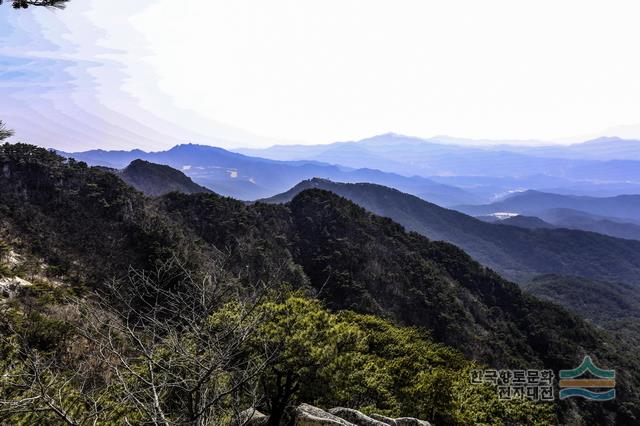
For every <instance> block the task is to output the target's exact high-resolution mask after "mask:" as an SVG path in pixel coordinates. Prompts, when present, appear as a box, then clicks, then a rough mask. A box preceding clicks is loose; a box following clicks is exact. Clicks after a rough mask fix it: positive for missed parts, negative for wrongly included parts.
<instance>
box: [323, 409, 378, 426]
mask: <svg viewBox="0 0 640 426" xmlns="http://www.w3.org/2000/svg"><path fill="white" fill-rule="evenodd" d="M329 413H331V414H333V415H335V416H338V417H340V418H342V419H344V420H346V421H348V422H351V423H353V424H354V425H357V426H387V423H384V422H381V421H379V420H376V419H372V418H371V417H369V416H367V415H366V414H362V413H361V412H360V411H358V410H354V409H351V408H343V407H336V408H332V409H330V410H329Z"/></svg>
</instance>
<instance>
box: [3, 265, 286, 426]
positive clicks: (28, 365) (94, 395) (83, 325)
mask: <svg viewBox="0 0 640 426" xmlns="http://www.w3.org/2000/svg"><path fill="white" fill-rule="evenodd" d="M221 271H222V268H217V269H215V270H214V271H213V273H210V274H207V275H196V274H193V273H191V272H190V271H187V270H186V269H184V268H183V267H182V266H181V264H180V262H178V261H177V260H176V259H175V258H174V259H172V260H170V261H168V262H167V263H165V264H163V265H161V266H160V267H159V268H158V269H157V270H156V271H154V272H153V273H148V272H141V271H131V272H130V274H129V277H128V279H127V280H124V281H114V282H112V283H111V284H110V285H109V286H108V290H107V291H105V292H104V293H102V294H100V295H98V296H96V297H95V298H92V300H81V299H75V300H73V301H71V302H70V303H73V304H74V307H75V309H77V311H78V319H79V321H78V326H77V337H76V341H75V343H74V345H76V346H77V347H76V348H75V349H74V352H75V351H77V352H79V353H83V354H87V356H86V357H84V356H83V355H81V356H75V357H73V356H68V357H66V358H61V357H59V356H53V355H47V354H41V353H39V352H37V351H34V350H31V349H30V348H29V347H28V346H27V345H25V344H24V341H22V342H20V341H16V342H14V344H15V346H16V347H17V348H18V352H19V354H18V355H19V358H21V359H23V360H24V362H22V363H21V365H20V367H16V368H13V369H12V368H6V367H5V371H8V374H5V378H4V379H3V386H4V385H6V386H7V389H9V388H10V389H14V390H16V391H14V393H15V394H14V395H3V399H2V400H0V420H1V419H2V418H3V417H2V416H3V413H4V415H5V416H9V415H12V414H16V413H20V412H23V413H24V412H30V413H34V415H36V414H35V413H39V412H41V413H44V414H45V415H47V416H53V417H54V418H56V419H57V420H58V421H61V422H62V423H65V424H70V425H85V424H96V423H100V422H102V421H104V420H106V419H105V416H106V413H109V416H113V415H114V413H118V412H119V413H121V419H120V421H121V422H122V423H125V424H141V423H144V424H146V423H149V424H157V425H174V424H185V425H198V426H201V425H217V424H227V423H229V422H230V421H231V419H233V418H236V417H237V416H238V414H239V413H240V411H242V409H243V408H246V407H247V406H255V405H257V404H259V403H260V402H261V401H262V398H263V396H262V394H261V390H260V387H259V385H258V382H259V380H258V378H259V375H260V374H261V373H262V371H263V370H264V369H265V367H266V366H267V365H269V363H270V362H272V360H273V355H272V354H270V353H269V349H268V348H266V347H265V348H264V350H263V351H262V353H260V352H259V351H258V353H257V352H256V347H255V344H253V345H251V343H250V339H251V337H252V335H253V334H254V333H255V332H256V329H257V328H258V327H259V324H260V321H261V318H260V314H259V313H258V312H257V311H258V310H257V306H258V304H259V303H261V300H262V297H263V295H264V294H265V291H266V286H263V285H260V286H257V287H256V288H255V289H253V290H251V291H250V294H243V295H239V294H237V292H239V291H241V290H239V289H237V288H235V287H234V286H233V284H232V283H230V282H229V281H228V280H229V279H230V278H229V277H228V276H226V275H225V273H224V272H221ZM168 283H170V285H171V287H167V285H169V284H168ZM230 301H233V302H230ZM228 303H233V305H234V307H233V309H231V310H227V311H225V310H224V309H223V306H225V304H228ZM13 335H14V336H16V335H17V336H19V333H17V332H16V333H13ZM18 340H21V339H20V338H19V337H18ZM22 340H24V339H22ZM250 345H251V347H250ZM89 364H90V365H89ZM62 372H64V373H62ZM16 395H17V396H16ZM110 420H113V418H110Z"/></svg>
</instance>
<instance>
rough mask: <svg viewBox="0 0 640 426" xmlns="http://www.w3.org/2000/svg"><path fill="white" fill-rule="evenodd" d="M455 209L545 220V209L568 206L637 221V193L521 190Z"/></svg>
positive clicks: (639, 201) (639, 197)
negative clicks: (591, 194) (607, 194)
mask: <svg viewBox="0 0 640 426" xmlns="http://www.w3.org/2000/svg"><path fill="white" fill-rule="evenodd" d="M455 209H456V210H459V211H461V212H464V213H467V214H470V215H473V216H480V215H487V214H491V213H496V212H511V213H519V214H524V215H529V216H540V217H541V218H542V219H545V216H544V214H543V212H544V211H546V210H550V209H571V210H578V211H581V212H585V213H588V214H591V215H597V216H605V217H607V218H616V219H618V220H631V221H638V220H640V195H619V196H615V197H586V196H571V195H561V194H550V193H544V192H539V191H525V192H521V193H517V194H514V195H512V196H510V197H507V198H505V199H504V200H500V201H497V202H495V203H492V204H485V205H462V206H456V207H455ZM545 220H546V219H545Z"/></svg>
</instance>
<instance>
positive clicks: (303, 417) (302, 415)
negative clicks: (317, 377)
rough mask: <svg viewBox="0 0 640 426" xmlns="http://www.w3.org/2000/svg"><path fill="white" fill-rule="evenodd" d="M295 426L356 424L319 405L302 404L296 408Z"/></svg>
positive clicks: (346, 425) (347, 425) (342, 425)
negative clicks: (322, 408)
mask: <svg viewBox="0 0 640 426" xmlns="http://www.w3.org/2000/svg"><path fill="white" fill-rule="evenodd" d="M294 425H295V426H355V425H354V424H353V423H351V422H348V421H346V420H344V419H341V418H340V417H338V416H334V415H333V414H331V413H328V412H326V411H324V410H321V409H320V408H318V407H314V406H312V405H309V404H301V405H299V406H298V408H296V410H295V421H294Z"/></svg>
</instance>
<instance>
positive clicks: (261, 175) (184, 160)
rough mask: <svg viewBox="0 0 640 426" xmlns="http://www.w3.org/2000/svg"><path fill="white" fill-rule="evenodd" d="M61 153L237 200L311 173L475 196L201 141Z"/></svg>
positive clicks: (458, 199) (441, 196)
mask: <svg viewBox="0 0 640 426" xmlns="http://www.w3.org/2000/svg"><path fill="white" fill-rule="evenodd" d="M61 154H62V155H64V156H66V157H72V158H75V159H76V160H78V161H84V162H86V163H87V164H89V165H95V166H106V167H111V168H118V169H120V168H123V167H125V166H126V165H127V164H129V163H130V162H132V161H134V160H136V159H142V160H145V161H148V162H152V163H157V164H162V165H168V166H171V167H173V168H175V169H177V170H180V171H182V172H183V173H185V174H186V175H187V176H189V177H190V178H191V179H193V180H194V181H195V182H196V183H198V184H200V185H202V186H205V187H207V188H210V189H214V190H215V191H216V192H217V193H219V194H222V195H227V196H232V197H234V198H237V199H242V200H255V199H257V198H264V197H269V196H273V195H275V194H278V193H281V192H283V191H286V190H287V189H289V188H291V187H292V186H293V185H295V184H296V183H298V182H300V181H301V180H304V179H309V178H312V177H316V176H318V177H324V178H327V179H332V180H336V181H343V182H359V181H368V182H374V183H380V184H385V185H388V186H391V187H394V188H398V189H401V190H403V191H405V192H409V193H411V194H415V195H418V196H421V197H425V198H429V199H430V200H433V201H434V202H437V203H440V204H442V205H452V204H460V203H473V202H478V201H480V200H481V198H478V197H476V196H474V195H473V194H471V193H469V192H467V191H464V190H462V189H460V188H457V187H455V186H450V185H446V184H442V183H437V182H434V181H432V180H430V179H427V178H424V177H418V176H412V177H409V176H403V175H400V174H393V173H385V172H381V171H379V170H374V169H371V168H360V169H352V168H348V167H342V166H337V165H330V164H326V163H321V162H317V161H274V160H269V159H264V158H258V157H250V156H246V155H242V154H238V153H235V152H230V151H227V150H224V149H222V148H217V147H212V146H204V145H193V144H186V145H178V146H175V147H173V148H171V149H170V150H168V151H160V152H144V151H141V150H132V151H103V150H93V151H86V152H78V153H61Z"/></svg>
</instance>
